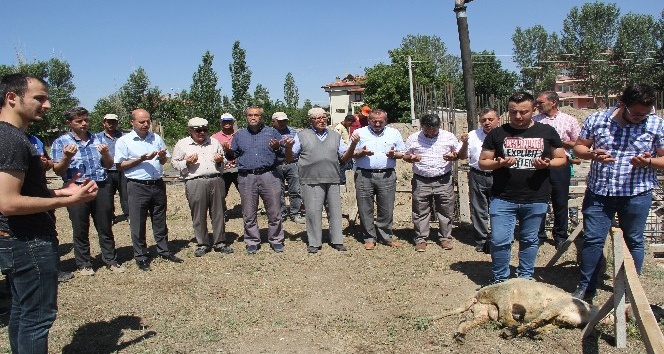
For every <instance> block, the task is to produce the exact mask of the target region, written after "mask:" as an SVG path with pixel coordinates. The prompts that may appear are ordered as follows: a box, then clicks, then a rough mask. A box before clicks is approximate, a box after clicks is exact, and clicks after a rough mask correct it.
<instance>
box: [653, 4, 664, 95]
mask: <svg viewBox="0 0 664 354" xmlns="http://www.w3.org/2000/svg"><path fill="white" fill-rule="evenodd" d="M654 30H655V39H656V40H657V50H656V51H655V53H654V55H653V85H654V87H655V88H656V89H658V90H660V91H664V10H662V12H661V13H660V17H659V21H657V23H656V24H655V28H654Z"/></svg>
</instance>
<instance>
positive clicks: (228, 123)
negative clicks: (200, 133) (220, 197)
mask: <svg viewBox="0 0 664 354" xmlns="http://www.w3.org/2000/svg"><path fill="white" fill-rule="evenodd" d="M219 124H221V130H220V131H218V132H216V133H215V134H213V135H212V138H214V139H217V141H218V142H219V144H221V145H223V144H228V145H229V146H230V143H231V142H232V141H233V135H235V118H234V117H233V115H231V114H230V113H224V114H222V115H221V118H219ZM222 177H223V178H224V188H225V193H224V213H227V212H228V205H227V204H226V197H227V196H228V191H229V190H230V189H231V184H234V185H235V189H238V186H237V162H236V161H235V160H228V159H226V160H225V163H224V173H223V175H222Z"/></svg>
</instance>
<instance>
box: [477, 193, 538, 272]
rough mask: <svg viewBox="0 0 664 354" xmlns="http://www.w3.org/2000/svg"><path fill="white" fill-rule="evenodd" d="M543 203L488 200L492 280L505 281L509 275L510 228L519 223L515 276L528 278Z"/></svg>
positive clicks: (532, 263)
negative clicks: (517, 264) (517, 258)
mask: <svg viewBox="0 0 664 354" xmlns="http://www.w3.org/2000/svg"><path fill="white" fill-rule="evenodd" d="M546 207H547V203H523V204H517V203H512V202H508V201H506V200H503V199H499V198H492V199H491V204H490V205H489V215H490V216H491V237H490V239H489V245H490V247H491V262H492V264H491V272H492V273H493V280H494V281H505V280H507V279H508V278H509V276H510V257H511V252H512V239H513V238H514V226H515V225H516V220H517V219H518V220H519V225H520V230H519V266H518V267H517V269H516V273H517V277H519V278H527V279H531V278H532V277H533V272H534V270H535V258H536V257H537V250H538V249H539V239H538V237H537V234H538V232H539V227H540V223H541V222H542V219H543V218H544V216H545V215H546Z"/></svg>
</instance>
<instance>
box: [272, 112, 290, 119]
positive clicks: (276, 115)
mask: <svg viewBox="0 0 664 354" xmlns="http://www.w3.org/2000/svg"><path fill="white" fill-rule="evenodd" d="M272 119H276V120H288V116H287V115H286V113H284V112H274V114H273V115H272Z"/></svg>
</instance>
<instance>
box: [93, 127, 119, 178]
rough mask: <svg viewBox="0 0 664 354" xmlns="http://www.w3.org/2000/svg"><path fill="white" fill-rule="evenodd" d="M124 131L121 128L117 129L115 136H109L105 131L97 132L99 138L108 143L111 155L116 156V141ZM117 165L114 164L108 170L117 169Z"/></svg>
mask: <svg viewBox="0 0 664 354" xmlns="http://www.w3.org/2000/svg"><path fill="white" fill-rule="evenodd" d="M122 135H123V134H122V132H121V131H119V130H116V131H115V134H114V135H113V136H108V135H106V132H105V131H101V132H99V133H97V137H98V138H99V141H101V142H103V143H104V144H106V145H108V150H109V151H110V152H111V156H115V142H116V141H118V139H119V138H120V137H121V136H122ZM117 169H118V168H117V166H115V164H113V167H111V168H108V169H107V170H117Z"/></svg>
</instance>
